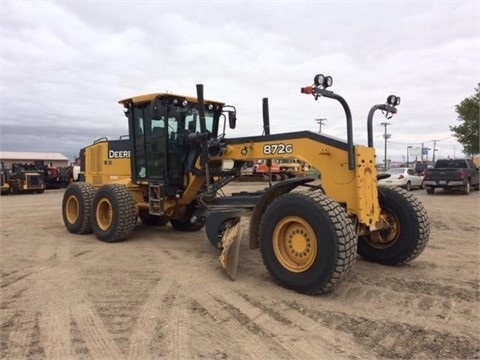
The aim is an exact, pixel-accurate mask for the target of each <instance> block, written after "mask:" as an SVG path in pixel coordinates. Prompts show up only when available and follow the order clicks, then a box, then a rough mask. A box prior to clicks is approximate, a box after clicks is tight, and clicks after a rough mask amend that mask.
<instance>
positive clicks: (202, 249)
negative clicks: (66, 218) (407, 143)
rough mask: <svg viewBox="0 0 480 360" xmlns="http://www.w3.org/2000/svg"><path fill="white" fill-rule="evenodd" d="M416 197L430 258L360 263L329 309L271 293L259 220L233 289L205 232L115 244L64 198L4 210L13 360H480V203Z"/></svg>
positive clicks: (4, 287) (158, 234) (2, 335)
mask: <svg viewBox="0 0 480 360" xmlns="http://www.w3.org/2000/svg"><path fill="white" fill-rule="evenodd" d="M239 186H240V187H246V186H247V185H245V184H241V185H239ZM414 194H415V195H416V196H417V197H418V198H419V199H420V200H421V201H422V202H423V204H424V206H425V207H426V209H427V211H428V215H429V218H430V223H431V236H430V242H429V244H428V245H427V248H426V250H425V251H424V252H423V253H422V254H421V255H420V256H419V257H418V258H417V259H416V260H414V261H413V262H411V263H410V264H409V265H406V266H402V267H386V266H381V265H377V264H373V263H368V262H366V261H363V260H361V259H360V258H358V259H357V262H356V263H355V266H354V268H353V271H352V273H351V274H350V275H349V276H348V278H347V279H346V281H344V282H343V283H342V284H340V285H339V286H338V287H337V288H336V289H335V290H334V291H333V292H332V293H330V294H328V295H322V296H317V297H313V296H306V295H301V294H298V293H296V292H292V291H289V290H286V289H284V288H281V287H279V286H277V285H275V284H273V283H272V282H271V281H270V279H269V276H268V273H267V271H266V269H265V267H264V265H263V263H262V260H261V256H260V254H259V252H258V250H250V249H248V244H247V241H246V232H247V231H246V226H247V223H248V220H242V221H243V226H244V227H245V231H244V241H243V242H242V244H241V254H240V266H239V270H238V275H237V280H236V281H231V280H229V279H228V278H227V276H226V275H225V274H224V272H223V269H222V268H221V267H220V263H219V262H218V255H219V253H218V250H216V249H214V248H213V247H212V246H211V245H210V243H209V242H208V240H207V238H206V236H205V233H204V231H203V230H202V231H200V232H198V233H187V234H185V233H178V232H174V231H173V230H172V229H171V228H170V226H165V227H161V228H147V227H143V226H141V225H139V226H138V227H137V229H136V231H135V233H134V235H133V237H132V238H131V239H130V240H128V241H125V242H122V243H116V244H107V243H102V242H100V241H98V240H96V238H95V237H94V235H72V234H70V233H68V232H67V230H66V229H65V227H64V225H63V222H62V218H61V200H62V195H63V190H47V191H46V192H45V193H44V194H31V195H16V196H13V195H12V196H2V197H1V199H0V220H1V230H0V231H1V233H0V234H1V244H0V245H1V246H0V252H1V255H0V261H1V281H0V295H1V296H0V300H1V301H0V320H1V328H0V331H1V332H0V353H1V358H3V359H25V358H27V359H262V360H263V359H380V358H382V359H383V358H394V359H400V358H401V359H410V358H415V359H480V345H479V343H480V301H479V300H480V286H479V285H480V276H479V275H480V273H479V270H480V267H479V265H480V238H479V230H480V211H479V199H480V192H472V193H471V194H470V195H468V196H465V195H460V194H454V193H444V192H442V191H438V192H437V193H436V194H435V195H427V194H426V193H425V191H423V190H416V191H414Z"/></svg>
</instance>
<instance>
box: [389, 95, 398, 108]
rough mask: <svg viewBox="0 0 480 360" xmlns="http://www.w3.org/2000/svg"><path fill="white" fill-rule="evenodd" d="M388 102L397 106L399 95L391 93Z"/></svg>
mask: <svg viewBox="0 0 480 360" xmlns="http://www.w3.org/2000/svg"><path fill="white" fill-rule="evenodd" d="M387 104H388V105H391V106H395V105H396V104H397V97H396V96H395V95H390V96H389V97H388V98H387Z"/></svg>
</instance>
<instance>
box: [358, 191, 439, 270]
mask: <svg viewBox="0 0 480 360" xmlns="http://www.w3.org/2000/svg"><path fill="white" fill-rule="evenodd" d="M427 191H428V190H427ZM378 195H379V202H380V207H381V209H382V215H383V216H385V218H386V221H387V222H388V223H389V224H390V225H391V228H390V229H387V230H383V231H380V232H377V233H373V234H370V235H369V236H361V237H359V239H358V253H359V255H360V256H361V257H362V258H363V259H365V260H367V261H371V262H376V263H380V264H384V265H401V264H404V263H407V262H409V261H411V260H413V259H415V258H416V257H417V256H418V255H420V253H421V252H422V251H423V250H424V249H425V246H426V245H427V242H428V239H429V236H430V224H429V221H428V217H427V212H426V211H425V208H424V207H423V205H422V204H421V203H420V202H419V201H418V200H417V198H416V197H414V196H413V195H412V194H411V193H409V192H407V191H405V190H404V189H400V188H388V187H383V186H379V187H378Z"/></svg>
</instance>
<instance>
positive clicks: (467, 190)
mask: <svg viewBox="0 0 480 360" xmlns="http://www.w3.org/2000/svg"><path fill="white" fill-rule="evenodd" d="M470 190H471V187H470V180H467V183H466V184H465V186H464V187H463V188H462V194H463V195H468V194H470Z"/></svg>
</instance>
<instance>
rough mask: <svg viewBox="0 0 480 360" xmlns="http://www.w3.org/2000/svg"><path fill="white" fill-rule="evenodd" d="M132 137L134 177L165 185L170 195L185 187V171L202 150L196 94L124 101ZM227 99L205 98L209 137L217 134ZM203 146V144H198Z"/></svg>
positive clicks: (146, 181) (132, 168)
mask: <svg viewBox="0 0 480 360" xmlns="http://www.w3.org/2000/svg"><path fill="white" fill-rule="evenodd" d="M120 103H121V104H123V105H124V107H125V115H126V116H127V118H128V123H129V135H130V139H131V141H132V150H133V156H131V174H132V181H133V183H135V184H150V183H158V184H160V185H164V186H165V187H164V190H165V195H166V196H175V195H176V194H178V192H179V191H182V190H184V188H185V186H186V184H185V182H186V180H185V175H186V174H187V173H188V172H189V171H190V170H191V168H192V166H193V165H194V164H195V162H196V160H197V159H198V155H199V154H200V150H199V149H196V148H197V147H198V146H195V141H194V138H195V134H197V133H199V132H200V131H201V126H200V115H199V111H198V103H197V99H196V98H191V97H185V96H180V95H174V94H166V93H159V94H158V93H157V94H150V95H143V96H138V97H133V98H130V99H125V100H122V101H120ZM223 107H224V104H223V103H220V102H215V101H208V100H207V101H205V125H206V130H207V133H208V137H209V138H217V137H218V131H219V129H218V128H219V122H220V119H221V117H222V109H223ZM198 148H199V147H198Z"/></svg>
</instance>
